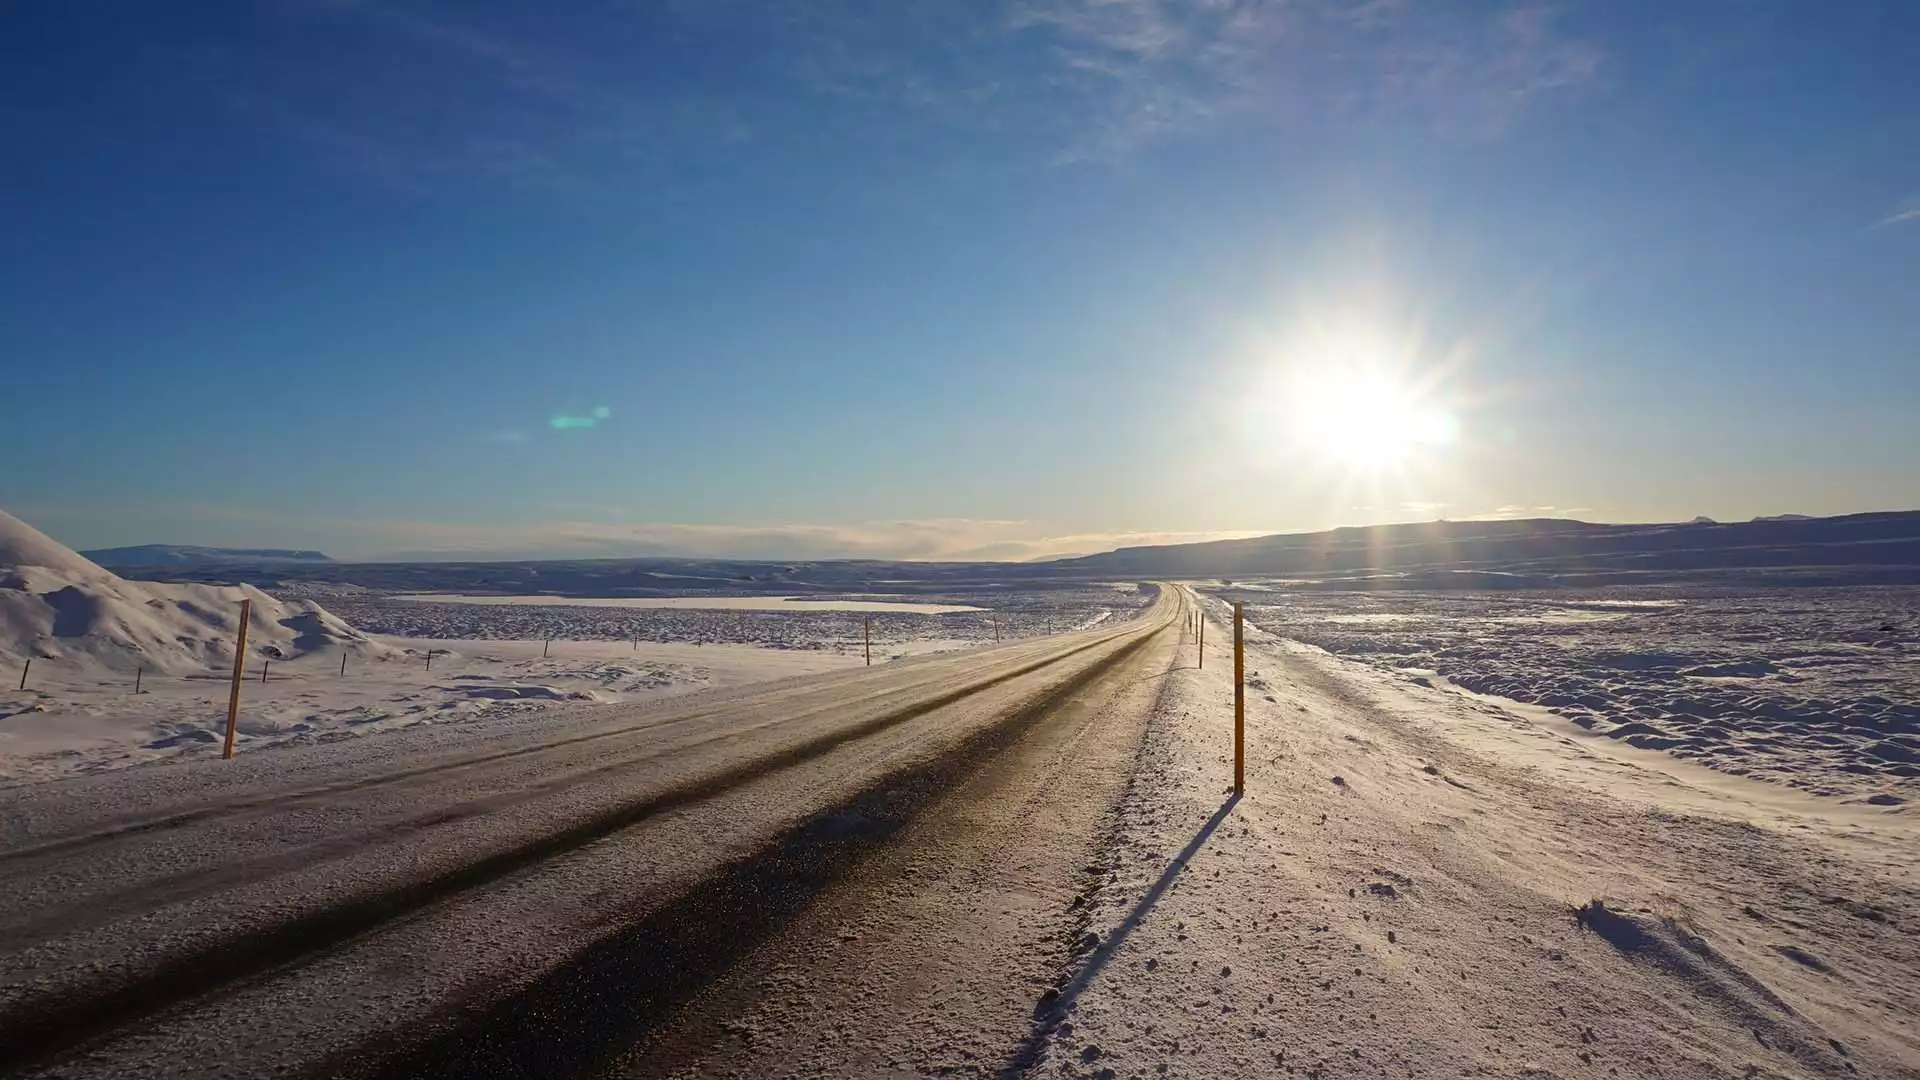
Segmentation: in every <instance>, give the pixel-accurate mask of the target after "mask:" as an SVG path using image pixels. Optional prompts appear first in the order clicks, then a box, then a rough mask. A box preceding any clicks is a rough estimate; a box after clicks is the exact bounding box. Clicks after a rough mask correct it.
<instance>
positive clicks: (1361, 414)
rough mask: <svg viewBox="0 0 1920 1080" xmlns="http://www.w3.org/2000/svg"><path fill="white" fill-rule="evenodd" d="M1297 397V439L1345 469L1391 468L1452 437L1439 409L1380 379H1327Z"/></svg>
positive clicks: (1451, 422) (1304, 388) (1450, 421)
mask: <svg viewBox="0 0 1920 1080" xmlns="http://www.w3.org/2000/svg"><path fill="white" fill-rule="evenodd" d="M1299 394H1300V396H1299V399H1298V400H1297V401H1296V402H1294V406H1295V408H1294V410H1293V411H1294V415H1295V417H1296V423H1298V424H1299V429H1298V434H1299V436H1300V437H1301V440H1302V441H1303V442H1304V443H1305V444H1306V445H1307V446H1308V447H1310V448H1311V449H1312V450H1313V451H1314V452H1316V453H1318V454H1321V455H1323V456H1325V457H1326V458H1328V459H1331V461H1333V462H1334V463H1336V464H1340V465H1344V466H1346V467H1348V468H1355V469H1382V468H1387V467H1391V466H1397V465H1400V464H1402V463H1405V462H1406V461H1407V460H1408V459H1409V458H1412V457H1413V456H1415V455H1416V454H1418V453H1419V452H1420V451H1422V450H1423V449H1427V448H1431V447H1437V446H1440V445H1443V444H1445V443H1449V442H1452V441H1453V439H1454V436H1455V435H1456V434H1457V425H1456V423H1455V421H1454V420H1453V417H1452V416H1451V415H1449V414H1448V413H1447V412H1446V411H1445V410H1443V409H1440V408H1438V407H1437V406H1434V405H1430V404H1427V403H1424V402H1422V401H1420V400H1419V397H1418V395H1417V394H1416V393H1415V392H1414V391H1413V390H1412V389H1411V388H1410V387H1408V386H1405V385H1402V384H1400V383H1397V382H1395V381H1394V380H1392V379H1389V378H1386V377H1384V376H1382V375H1378V374H1360V373H1337V374H1330V375H1328V376H1325V377H1322V378H1319V379H1314V380H1310V381H1308V382H1307V384H1306V385H1304V386H1302V387H1300V390H1299Z"/></svg>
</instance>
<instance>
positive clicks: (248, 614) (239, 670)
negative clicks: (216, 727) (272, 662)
mask: <svg viewBox="0 0 1920 1080" xmlns="http://www.w3.org/2000/svg"><path fill="white" fill-rule="evenodd" d="M252 618H253V601H252V600H242V601H240V640H239V641H236V642H235V643H234V645H233V693H232V694H230V695H229V696H228V697H227V748H226V749H225V750H223V751H221V753H220V756H221V757H222V758H230V757H232V756H233V736H234V733H235V732H236V731H237V730H238V725H239V723H240V676H241V675H242V674H244V673H245V670H246V664H247V623H248V621H249V620H251V619H252Z"/></svg>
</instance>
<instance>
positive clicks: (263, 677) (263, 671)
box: [260, 660, 273, 686]
mask: <svg viewBox="0 0 1920 1080" xmlns="http://www.w3.org/2000/svg"><path fill="white" fill-rule="evenodd" d="M271 663H273V661H271V660H262V661H260V685H261V686H265V685H267V665H268V664H271Z"/></svg>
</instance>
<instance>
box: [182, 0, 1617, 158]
mask: <svg viewBox="0 0 1920 1080" xmlns="http://www.w3.org/2000/svg"><path fill="white" fill-rule="evenodd" d="M280 10H283V11H289V12H292V13H293V14H291V15H290V16H288V17H289V18H291V19H294V20H296V21H299V22H302V23H303V24H302V25H296V26H293V27H290V28H289V31H290V32H289V34H288V37H287V40H289V41H301V42H307V43H311V42H315V41H322V40H324V41H333V42H341V43H344V44H342V45H341V46H340V47H341V52H340V54H339V55H338V56H337V57H334V58H331V59H329V58H324V57H323V58H315V57H312V56H305V55H298V56H296V55H282V54H277V53H274V52H272V51H271V50H228V51H224V52H220V53H218V55H219V56H220V57H221V58H222V60H221V61H220V62H221V63H223V64H225V65H226V67H225V71H224V75H222V76H219V78H220V79H221V80H222V81H223V83H224V86H225V91H224V96H225V97H226V99H227V100H228V102H229V104H230V105H231V106H232V107H233V108H234V109H235V110H236V111H238V112H240V113H242V114H244V115H246V116H249V117H252V118H253V119H254V120H255V121H256V122H257V123H259V124H261V125H262V126H265V127H270V128H274V129H276V130H278V131H280V132H281V133H282V134H283V135H285V136H287V137H290V138H293V139H295V140H297V141H300V142H304V143H306V144H308V145H309V146H311V147H312V148H314V149H315V150H317V151H319V152H321V153H324V154H327V155H329V156H331V157H332V158H334V159H335V160H337V161H339V162H341V163H343V164H344V165H346V166H347V167H349V168H352V169H355V170H357V171H360V172H363V173H365V174H368V175H370V176H373V177H375V178H378V179H380V180H383V181H385V182H388V183H391V184H395V185H399V186H406V187H412V188H416V189H418V190H422V191H430V190H432V189H433V188H434V186H435V185H436V184H437V183H438V182H440V181H442V180H444V179H446V178H448V177H450V176H456V175H468V176H485V177H491V178H494V179H496V180H499V181H501V182H504V183H507V184H509V185H512V186H515V187H522V188H530V189H544V190H552V191H560V192H565V193H568V194H589V193H592V192H594V191H606V192H608V193H610V194H611V193H614V192H621V191H628V190H630V187H629V186H628V183H629V182H630V181H631V180H632V179H633V178H634V177H635V176H643V177H662V176H667V175H670V174H672V172H673V170H678V169H685V168H687V167H688V162H689V161H692V162H693V163H694V165H695V167H698V166H699V165H700V164H701V163H702V162H703V160H704V159H711V160H714V161H721V160H726V155H728V154H729V153H731V152H733V151H735V150H736V149H737V147H738V146H739V145H740V144H742V143H747V142H762V143H767V144H769V145H774V146H785V145H790V144H791V143H792V142H793V141H795V140H807V141H809V142H817V141H834V140H841V139H847V140H855V141H859V142H869V141H872V140H874V139H876V138H879V139H885V138H890V137H898V138H901V139H920V138H924V137H925V136H926V134H927V133H928V132H929V131H932V132H935V133H938V132H940V131H953V132H967V133H972V134H978V135H986V136H989V137H993V138H996V139H1000V138H1008V139H1016V140H1019V141H1020V142H1021V143H1022V144H1023V145H1025V146H1026V147H1027V148H1028V152H1030V153H1033V154H1035V155H1037V156H1036V157H1035V158H1034V160H1036V161H1048V160H1050V161H1053V162H1056V163H1070V162H1081V161H1096V160H1113V159H1117V158H1121V157H1124V156H1126V155H1129V154H1132V153H1134V152H1136V151H1138V150H1140V149H1142V148H1145V147H1147V146H1150V145H1153V144H1156V143H1159V142H1162V141H1165V140H1168V139H1174V138H1179V137H1182V136H1185V135H1189V134H1193V133H1199V132H1204V131H1208V130H1212V129H1215V128H1218V127H1220V126H1222V125H1225V124H1228V123H1240V122H1247V121H1252V122H1258V123H1278V124H1286V123H1289V122H1295V121H1314V122H1325V123H1336V124H1344V123H1350V122H1356V121H1371V120H1383V121H1386V122H1390V123H1401V122H1407V121H1411V122H1413V123H1415V124H1419V125H1422V126H1424V127H1426V128H1427V129H1429V130H1430V131H1432V132H1436V133H1439V134H1441V135H1443V136H1446V137H1451V138H1460V139H1469V140H1484V139H1492V138H1498V137H1500V136H1501V135H1503V134H1504V133H1506V132H1507V131H1508V130H1510V129H1511V128H1513V127H1514V126H1516V125H1518V124H1520V123H1521V122H1523V121H1524V120H1525V119H1526V118H1527V117H1529V116H1530V115H1532V114H1534V113H1537V112H1539V111H1541V110H1542V109H1545V108H1547V107H1548V106H1549V103H1550V102H1551V101H1552V100H1555V99H1560V98H1565V97H1568V96H1571V95H1575V94H1578V93H1581V92H1584V91H1586V90H1587V89H1589V88H1592V87H1595V86H1599V85H1601V84H1602V83H1603V82H1604V79H1603V71H1604V55H1603V54H1602V52H1601V51H1600V49H1599V48H1598V47H1597V46H1596V45H1594V44H1593V43H1591V42H1589V41H1587V40H1584V39H1582V38H1580V37H1578V36H1576V35H1574V34H1571V33H1569V32H1567V31H1566V30H1565V29H1563V25H1562V21H1561V20H1560V19H1559V18H1557V16H1556V11H1557V9H1556V8H1553V7H1548V6H1545V5H1541V4H1536V3H1530V2H1520V3H1511V4H1506V5H1501V6H1487V5H1478V4H1466V3H1462V4H1451V5H1445V6H1443V7H1442V6H1433V5H1416V4H1412V3H1407V2H1403V0H1372V2H1369V3H1361V4H1357V5H1348V4H1340V3H1334V2H1331V0H1189V2H1178V0H998V2H996V3H980V4H959V5H955V4H949V3H944V2H936V0H912V2H902V3H899V4H888V5H880V6H878V7H876V6H874V5H870V4H862V3H856V2H853V0H809V2H806V3H788V4H775V5H765V4H760V3H748V2H746V0H704V2H700V3H692V2H683V3H671V4H639V5H628V6H624V7H623V6H620V5H611V6H608V7H604V8H600V9H597V10H592V11H589V12H587V13H585V14H582V15H580V17H578V18H570V19H567V20H562V21H560V22H554V21H552V20H537V19H525V18H522V17H520V16H518V15H515V14H514V12H513V11H512V10H510V9H507V10H502V9H498V8H487V9H480V8H472V7H466V6H456V5H451V4H409V5H405V6H404V7H403V6H399V5H395V4H391V3H385V2H381V0H304V2H298V3H294V2H290V3H288V4H287V5H286V6H285V7H283V8H282V9H280ZM556 26H564V27H565V28H566V30H565V33H564V34H563V33H561V32H560V31H557V30H555V29H554V27H556ZM316 29H318V30H324V31H326V33H324V34H313V33H309V32H308V31H311V30H316ZM668 40H675V41H680V42H682V43H683V44H684V45H685V47H686V48H688V49H694V50H697V49H699V48H701V47H703V45H705V44H710V45H711V46H712V48H713V49H714V50H715V53H714V55H715V56H717V57H718V56H725V57H728V58H729V59H730V62H733V63H734V64H736V65H737V66H742V67H749V68H751V70H752V71H753V72H754V78H753V79H751V80H746V81H729V80H725V79H721V80H714V81H711V82H707V83H702V84H698V85H696V84H691V83H665V84H663V83H661V82H659V81H655V80H646V79H642V78H639V77H638V76H637V75H636V71H637V70H640V69H641V68H644V66H645V65H644V60H645V57H643V56H639V55H637V54H636V52H635V51H634V50H635V46H636V45H637V44H638V43H644V42H659V41H668ZM723 46H724V48H723ZM809 104H827V105H831V106H833V108H831V109H812V110H810V111H808V112H806V114H805V122H804V123H796V122H795V118H796V115H798V114H797V113H796V112H795V111H794V110H795V109H806V108H807V106H808V105H809Z"/></svg>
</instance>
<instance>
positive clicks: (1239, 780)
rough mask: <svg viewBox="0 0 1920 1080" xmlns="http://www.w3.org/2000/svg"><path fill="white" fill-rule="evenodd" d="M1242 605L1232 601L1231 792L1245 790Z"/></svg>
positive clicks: (1244, 678) (1244, 659) (1245, 676)
mask: <svg viewBox="0 0 1920 1080" xmlns="http://www.w3.org/2000/svg"><path fill="white" fill-rule="evenodd" d="M1243 610H1244V605H1243V604H1242V603H1241V602H1240V601H1238V600H1235V601H1234V602H1233V793H1234V794H1235V795H1239V794H1241V793H1242V792H1244V791H1246V790H1247V662H1246V652H1245V649H1244V648H1243V647H1242V644H1241V642H1242V635H1241V631H1240V625H1241V615H1242V612H1243Z"/></svg>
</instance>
